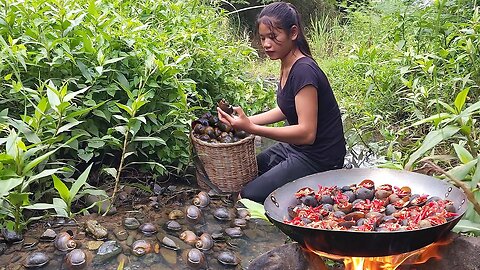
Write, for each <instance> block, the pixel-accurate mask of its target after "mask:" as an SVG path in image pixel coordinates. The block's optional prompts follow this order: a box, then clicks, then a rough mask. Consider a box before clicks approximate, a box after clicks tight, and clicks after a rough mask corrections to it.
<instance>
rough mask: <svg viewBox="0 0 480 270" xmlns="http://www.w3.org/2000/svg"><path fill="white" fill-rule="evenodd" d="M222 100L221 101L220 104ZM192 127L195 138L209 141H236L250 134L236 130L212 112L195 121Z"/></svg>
mask: <svg viewBox="0 0 480 270" xmlns="http://www.w3.org/2000/svg"><path fill="white" fill-rule="evenodd" d="M221 101H222V100H221ZM221 101H219V105H220V102H221ZM226 104H228V102H227V103H226ZM228 106H229V105H228ZM232 111H233V109H232ZM192 127H193V136H194V137H195V138H197V139H200V140H202V141H205V142H209V143H234V142H238V141H239V140H241V139H243V138H246V137H248V136H249V135H250V134H248V133H246V132H245V131H242V130H238V131H237V130H234V129H233V128H232V127H231V126H229V125H227V124H225V123H223V122H222V121H220V120H218V117H217V116H216V115H213V114H212V113H210V112H206V113H204V114H203V115H202V116H201V117H200V118H198V119H196V120H195V121H193V122H192Z"/></svg>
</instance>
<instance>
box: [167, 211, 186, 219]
mask: <svg viewBox="0 0 480 270" xmlns="http://www.w3.org/2000/svg"><path fill="white" fill-rule="evenodd" d="M184 216H185V214H184V213H183V211H182V210H178V209H174V210H172V211H171V212H170V213H169V214H168V218H169V219H178V218H183V217H184Z"/></svg>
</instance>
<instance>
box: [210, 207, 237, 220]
mask: <svg viewBox="0 0 480 270" xmlns="http://www.w3.org/2000/svg"><path fill="white" fill-rule="evenodd" d="M213 216H214V217H215V218H216V219H218V220H231V219H232V217H231V216H230V212H229V211H228V209H227V208H225V207H220V208H217V209H215V211H214V212H213Z"/></svg>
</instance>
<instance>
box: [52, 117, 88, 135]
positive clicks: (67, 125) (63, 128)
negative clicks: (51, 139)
mask: <svg viewBox="0 0 480 270" xmlns="http://www.w3.org/2000/svg"><path fill="white" fill-rule="evenodd" d="M81 123H83V121H77V120H74V121H72V122H70V123H68V124H65V125H63V126H61V127H60V128H59V129H58V131H57V134H55V135H58V134H60V133H62V132H64V131H69V130H70V129H71V128H72V127H74V126H77V125H79V124H81Z"/></svg>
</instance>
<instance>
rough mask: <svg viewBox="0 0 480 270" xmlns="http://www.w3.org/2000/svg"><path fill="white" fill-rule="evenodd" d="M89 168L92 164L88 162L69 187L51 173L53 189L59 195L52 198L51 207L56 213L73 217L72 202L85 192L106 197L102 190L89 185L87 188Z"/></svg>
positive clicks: (85, 193)
mask: <svg viewBox="0 0 480 270" xmlns="http://www.w3.org/2000/svg"><path fill="white" fill-rule="evenodd" d="M91 168H92V164H90V165H89V166H88V167H87V168H86V169H85V170H84V171H83V173H82V174H80V176H78V178H77V179H76V180H74V181H73V183H72V185H71V187H70V189H69V188H68V187H67V185H66V184H65V183H64V182H63V181H62V180H60V178H58V177H57V176H56V175H55V174H53V175H52V178H53V184H54V186H55V189H56V190H57V191H58V194H59V195H60V198H53V207H54V209H55V211H56V212H57V215H59V216H62V217H67V218H73V217H74V216H75V213H74V212H72V203H73V202H74V201H75V200H78V199H79V198H81V197H83V196H85V195H87V194H89V195H96V196H99V197H104V198H107V197H108V195H107V194H106V193H105V191H103V190H98V189H93V188H91V187H90V188H89V186H88V184H87V179H88V175H89V174H90V170H91ZM82 188H83V189H82ZM91 207H93V205H91V206H88V207H86V208H84V209H81V210H80V211H79V212H81V211H84V210H87V209H88V208H91Z"/></svg>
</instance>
